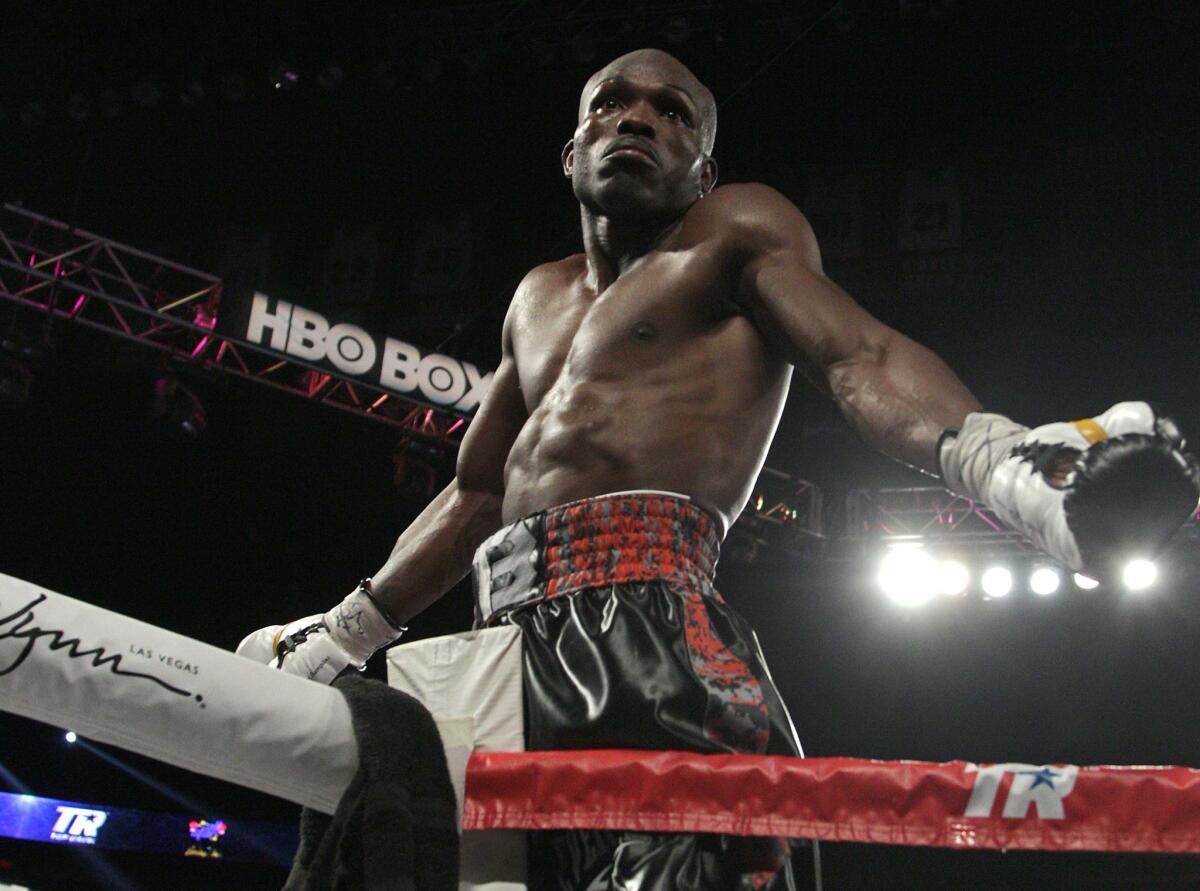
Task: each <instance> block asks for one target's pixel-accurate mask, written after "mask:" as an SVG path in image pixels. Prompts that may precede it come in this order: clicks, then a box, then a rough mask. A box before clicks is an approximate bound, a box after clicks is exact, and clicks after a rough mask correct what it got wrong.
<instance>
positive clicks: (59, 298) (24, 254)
mask: <svg viewBox="0 0 1200 891" xmlns="http://www.w3.org/2000/svg"><path fill="white" fill-rule="evenodd" d="M221 290H222V284H221V280H220V279H219V278H217V277H216V276H214V275H210V274H208V273H206V272H201V271H200V270H197V269H192V268H190V267H188V266H184V265H182V264H180V263H174V262H172V261H170V260H165V259H163V258H161V257H155V256H153V255H152V254H148V253H146V252H144V251H140V250H137V249H136V248H132V247H129V246H128V245H124V244H121V243H119V242H116V241H113V240H111V239H108V238H104V237H103V236H100V235H96V234H94V233H92V232H88V231H86V230H83V229H76V228H74V227H72V226H69V225H67V224H66V223H62V222H60V221H58V220H53V219H50V218H49V217H45V216H42V215H40V214H36V213H32V212H30V211H28V210H25V209H23V208H21V207H18V206H16V205H12V204H6V205H4V212H3V213H2V214H0V299H4V300H7V301H10V302H12V303H15V304H18V305H20V306H24V307H27V308H29V309H32V310H36V311H40V312H43V313H46V314H49V315H50V316H51V317H53V318H62V319H68V320H70V321H72V322H75V323H77V324H80V325H84V326H86V327H89V328H94V329H97V330H99V331H104V332H105V333H107V334H110V335H113V336H115V337H119V338H122V339H124V340H129V341H132V342H134V343H138V344H141V345H142V346H146V347H150V348H152V349H155V350H158V351H160V352H165V353H168V354H170V355H171V356H173V357H175V358H176V359H178V360H180V361H182V362H185V363H189V364H192V365H196V366H201V367H204V368H208V369H212V370H214V371H218V372H222V373H226V374H231V375H233V376H235V377H241V378H245V379H247V380H251V381H254V382H256V383H259V384H262V385H264V386H268V387H272V388H273V389H276V390H282V391H284V392H286V393H291V394H293V395H295V396H299V397H301V398H303V399H307V400H308V401H310V402H319V403H321V404H323V405H328V406H331V407H333V408H337V409H341V410H343V411H348V412H351V413H353V414H358V415H361V416H363V417H366V418H369V419H371V420H373V421H377V422H380V423H384V424H388V425H391V426H393V427H398V428H400V429H402V430H404V431H405V432H406V434H410V435H413V436H417V437H421V438H425V439H430V440H436V441H438V442H440V443H443V444H445V445H448V446H451V447H455V448H456V447H457V446H458V444H459V442H461V440H462V435H463V433H464V432H465V429H466V424H467V419H466V417H465V416H463V415H460V414H457V413H455V412H453V411H450V410H447V409H445V408H442V407H436V406H433V405H431V404H428V403H425V402H422V401H421V400H419V399H413V398H406V397H404V396H401V395H398V394H396V393H394V392H391V391H386V390H383V389H382V388H378V387H372V386H370V385H369V384H365V383H363V382H362V381H361V380H357V379H350V378H347V377H342V376H340V375H338V374H336V373H330V372H329V371H327V370H325V369H320V368H316V367H314V366H311V365H308V364H306V363H304V362H302V361H298V360H297V359H295V358H294V357H291V356H288V355H286V354H283V353H279V352H275V351H272V350H269V349H266V348H264V347H261V346H259V345H256V344H251V343H248V342H246V341H243V340H239V339H237V338H233V337H229V336H226V335H224V334H221V333H219V332H218V331H217V330H216V321H217V313H218V311H219V308H220V302H221Z"/></svg>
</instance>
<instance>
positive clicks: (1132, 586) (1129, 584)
mask: <svg viewBox="0 0 1200 891" xmlns="http://www.w3.org/2000/svg"><path fill="white" fill-rule="evenodd" d="M1121 580H1122V581H1124V582H1125V587H1126V588H1128V589H1129V590H1130V591H1145V590H1146V589H1147V588H1149V587H1150V586H1151V585H1153V584H1154V583H1155V582H1156V581H1157V580H1158V567H1157V566H1155V565H1154V564H1153V563H1151V562H1150V561H1149V560H1130V561H1129V562H1128V563H1126V564H1125V569H1124V570H1122V572H1121Z"/></svg>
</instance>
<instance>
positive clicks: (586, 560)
mask: <svg viewBox="0 0 1200 891" xmlns="http://www.w3.org/2000/svg"><path fill="white" fill-rule="evenodd" d="M717 529H718V526H717V523H716V521H715V520H714V519H713V517H712V516H711V515H710V514H709V513H707V512H706V511H705V510H704V509H703V508H701V507H698V506H697V505H696V504H695V502H693V501H691V500H689V499H688V498H686V497H684V496H680V495H669V494H664V493H650V492H631V493H621V494H616V495H602V496H599V497H596V498H585V499H582V500H580V501H572V502H570V503H568V504H563V505H559V506H557V507H552V508H549V509H547V510H544V511H540V512H539V513H536V514H532V515H530V516H528V517H524V518H522V519H520V520H518V521H516V522H515V523H511V524H510V525H508V526H506V527H504V528H503V529H501V530H500V531H499V532H497V533H495V534H494V535H492V536H491V537H490V538H488V540H487V541H485V542H484V543H483V544H482V545H480V546H479V549H478V550H477V551H476V553H475V565H474V583H475V608H476V621H477V623H478V624H493V623H494V620H495V619H497V618H498V617H499V615H500V614H501V613H502V612H504V611H507V610H510V609H514V608H515V607H517V606H524V605H526V604H529V603H532V602H536V601H538V600H543V599H548V598H553V597H561V596H563V595H566V594H572V593H574V592H576V591H582V590H584V589H586V588H596V587H602V586H604V585H611V584H626V583H632V582H646V581H652V580H665V581H669V582H676V583H679V584H683V585H687V586H690V587H694V588H699V589H701V590H712V577H713V572H714V570H715V569H716V565H717V558H718V556H719V554H720V537H719V533H718V531H717Z"/></svg>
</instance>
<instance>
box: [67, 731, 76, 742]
mask: <svg viewBox="0 0 1200 891" xmlns="http://www.w3.org/2000/svg"><path fill="white" fill-rule="evenodd" d="M64 739H66V741H67V742H69V743H73V742H75V741H76V740H77V739H79V737H78V736H76V735H75V731H74V730H68V731H67V734H66V736H65V737H64Z"/></svg>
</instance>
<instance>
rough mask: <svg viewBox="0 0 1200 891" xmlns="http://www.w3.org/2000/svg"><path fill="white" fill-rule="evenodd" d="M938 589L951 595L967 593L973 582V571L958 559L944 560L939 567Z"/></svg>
mask: <svg viewBox="0 0 1200 891" xmlns="http://www.w3.org/2000/svg"><path fill="white" fill-rule="evenodd" d="M937 577H938V590H939V591H941V592H942V593H943V594H947V595H949V596H951V597H957V596H959V595H961V594H966V593H967V587H968V586H969V585H970V584H971V573H970V571H969V570H968V569H967V567H966V566H965V565H964V564H962V563H959V562H958V561H957V560H943V561H942V562H941V563H939V564H938V569H937Z"/></svg>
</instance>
